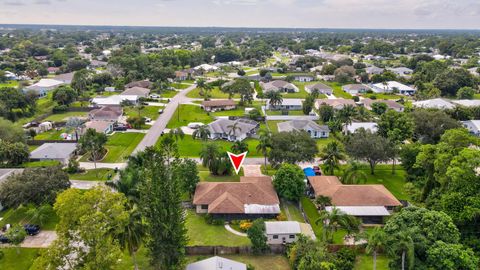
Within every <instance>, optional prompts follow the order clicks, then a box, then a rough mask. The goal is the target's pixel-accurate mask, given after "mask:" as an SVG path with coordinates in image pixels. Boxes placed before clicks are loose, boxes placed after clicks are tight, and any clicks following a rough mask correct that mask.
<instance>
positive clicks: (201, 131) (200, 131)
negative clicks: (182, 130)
mask: <svg viewBox="0 0 480 270" xmlns="http://www.w3.org/2000/svg"><path fill="white" fill-rule="evenodd" d="M192 137H193V139H197V138H198V139H200V140H203V141H206V140H208V137H210V130H209V129H208V126H206V125H203V126H200V127H198V128H197V129H196V130H195V131H194V132H193V133H192Z"/></svg>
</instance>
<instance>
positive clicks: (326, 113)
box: [318, 105, 335, 123]
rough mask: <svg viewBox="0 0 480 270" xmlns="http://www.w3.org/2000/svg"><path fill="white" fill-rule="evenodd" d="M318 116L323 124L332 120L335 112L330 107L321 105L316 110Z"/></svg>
mask: <svg viewBox="0 0 480 270" xmlns="http://www.w3.org/2000/svg"><path fill="white" fill-rule="evenodd" d="M318 114H319V115H320V119H321V120H322V122H323V123H328V122H330V121H332V120H333V118H334V116H335V111H334V109H333V107H332V106H329V105H321V106H320V107H319V108H318Z"/></svg>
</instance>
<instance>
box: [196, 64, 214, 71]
mask: <svg viewBox="0 0 480 270" xmlns="http://www.w3.org/2000/svg"><path fill="white" fill-rule="evenodd" d="M193 69H194V70H195V71H201V70H203V71H205V72H210V71H215V70H217V69H218V67H216V66H212V65H209V64H201V65H199V66H196V67H194V68H193Z"/></svg>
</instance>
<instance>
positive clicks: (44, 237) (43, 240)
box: [20, 231, 57, 248]
mask: <svg viewBox="0 0 480 270" xmlns="http://www.w3.org/2000/svg"><path fill="white" fill-rule="evenodd" d="M55 239H57V234H56V233H55V231H40V233H39V234H37V235H34V236H30V235H28V236H27V237H26V238H25V240H23V242H22V244H20V246H21V247H24V248H47V247H49V246H50V245H51V244H52V242H53V241H55Z"/></svg>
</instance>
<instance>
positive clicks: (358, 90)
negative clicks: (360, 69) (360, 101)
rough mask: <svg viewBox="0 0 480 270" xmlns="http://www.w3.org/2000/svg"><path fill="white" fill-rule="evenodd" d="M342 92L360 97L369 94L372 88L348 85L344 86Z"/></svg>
mask: <svg viewBox="0 0 480 270" xmlns="http://www.w3.org/2000/svg"><path fill="white" fill-rule="evenodd" d="M342 90H343V91H345V92H347V93H349V94H350V95H358V94H361V93H365V92H367V91H368V90H370V87H369V86H368V85H365V84H347V85H344V86H342Z"/></svg>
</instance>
